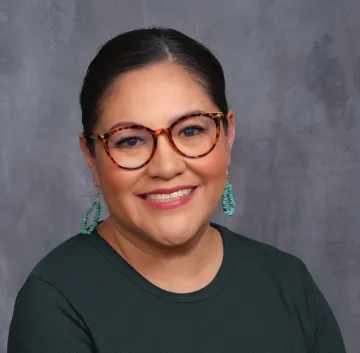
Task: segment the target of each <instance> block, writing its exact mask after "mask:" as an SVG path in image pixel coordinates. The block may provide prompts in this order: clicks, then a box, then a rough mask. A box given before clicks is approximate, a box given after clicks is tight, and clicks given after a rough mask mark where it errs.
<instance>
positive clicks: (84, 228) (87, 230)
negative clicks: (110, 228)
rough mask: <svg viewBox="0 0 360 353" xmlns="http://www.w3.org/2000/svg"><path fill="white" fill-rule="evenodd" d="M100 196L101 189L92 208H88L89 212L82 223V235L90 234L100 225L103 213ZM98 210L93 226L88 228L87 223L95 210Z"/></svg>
mask: <svg viewBox="0 0 360 353" xmlns="http://www.w3.org/2000/svg"><path fill="white" fill-rule="evenodd" d="M99 195H100V189H99V188H98V190H97V194H96V198H95V201H94V202H93V203H92V204H91V206H90V207H89V208H88V210H87V211H86V214H85V217H84V219H83V220H82V223H81V233H82V234H90V233H91V232H92V231H93V230H94V229H95V228H96V226H97V225H98V223H99V219H100V212H101V202H100V200H99ZM94 209H95V210H96V213H95V216H94V220H93V222H92V223H91V225H90V226H89V227H87V222H88V219H89V217H90V214H91V212H92V211H93V210H94Z"/></svg>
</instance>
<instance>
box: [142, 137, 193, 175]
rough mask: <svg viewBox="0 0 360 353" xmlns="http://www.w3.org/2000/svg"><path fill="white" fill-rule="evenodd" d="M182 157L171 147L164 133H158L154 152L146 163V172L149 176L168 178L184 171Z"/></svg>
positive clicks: (184, 164) (184, 165)
mask: <svg viewBox="0 0 360 353" xmlns="http://www.w3.org/2000/svg"><path fill="white" fill-rule="evenodd" d="M185 169H186V163H185V161H184V158H183V157H182V156H181V155H180V154H179V153H177V152H176V151H175V150H174V148H173V147H172V145H171V143H170V141H169V140H168V137H167V135H166V134H165V133H163V134H159V136H158V138H157V147H156V151H155V154H154V156H153V158H152V159H151V161H150V162H149V164H148V165H147V174H148V175H149V176H150V177H151V178H162V179H165V180H170V179H172V178H174V177H176V176H177V175H180V174H182V173H184V171H185Z"/></svg>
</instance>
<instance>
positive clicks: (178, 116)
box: [109, 109, 205, 131]
mask: <svg viewBox="0 0 360 353" xmlns="http://www.w3.org/2000/svg"><path fill="white" fill-rule="evenodd" d="M199 113H205V112H204V111H203V110H199V109H198V110H190V111H187V112H185V113H182V114H180V115H177V116H175V117H174V118H172V119H170V121H169V125H168V126H170V125H171V124H173V123H174V122H175V121H176V120H178V119H180V118H182V117H183V116H185V115H189V114H199ZM131 125H142V124H140V123H139V122H136V121H119V122H117V123H116V124H114V125H113V126H111V128H110V129H109V131H111V130H113V129H116V128H118V127H123V126H131Z"/></svg>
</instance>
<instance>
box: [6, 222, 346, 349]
mask: <svg viewBox="0 0 360 353" xmlns="http://www.w3.org/2000/svg"><path fill="white" fill-rule="evenodd" d="M213 226H214V227H216V228H217V229H219V231H220V232H221V234H222V238H223V243H224V260H223V263H222V266H221V268H220V270H219V272H218V274H217V276H216V277H215V279H214V280H213V281H212V282H211V283H210V284H209V285H208V286H207V287H205V288H203V289H201V290H199V291H196V292H193V293H190V294H178V293H171V292H167V291H164V290H162V289H160V288H158V287H156V286H154V285H152V284H151V283H150V282H149V281H147V280H146V279H145V278H144V277H142V276H141V275H140V274H139V273H137V272H136V271H135V270H134V269H133V268H132V267H131V266H130V265H129V264H128V263H127V262H126V261H125V260H123V259H122V257H121V256H119V255H118V254H117V253H116V252H115V251H114V250H113V248H112V247H111V246H110V245H109V244H108V243H107V242H106V241H105V240H104V239H103V238H101V237H100V235H99V234H98V233H97V232H96V231H94V232H93V233H92V234H91V235H81V234H79V235H76V236H74V237H72V238H70V239H69V240H67V241H66V242H64V243H63V244H62V245H60V246H59V247H57V248H56V249H55V250H53V251H52V252H51V253H50V254H49V255H47V256H46V257H45V258H44V259H43V260H42V261H41V262H40V263H39V264H38V265H37V267H36V268H35V269H34V270H33V271H32V273H31V274H30V276H29V278H28V280H27V281H26V283H25V284H24V286H23V287H22V289H21V291H20V292H19V295H18V297H17V300H16V305H15V309H14V315H13V319H12V322H11V326H10V334H9V342H8V353H45V352H46V353H65V352H66V353H72V352H76V353H90V352H98V353H120V352H126V353H144V352H154V353H155V352H156V353H170V352H171V353H174V352H179V353H180V352H181V353H188V352H191V353H201V352H204V353H211V352H213V353H220V352H226V353H231V352H236V353H343V352H345V348H344V345H343V340H342V338H341V334H340V331H339V328H338V325H337V323H336V321H335V318H334V316H333V314H332V312H331V310H330V308H329V306H328V304H327V303H326V301H325V299H324V297H323V296H322V294H321V293H320V291H319V289H318V288H317V287H316V285H315V284H314V282H313V280H312V278H311V276H310V274H309V272H308V271H307V269H306V267H305V265H304V264H303V263H302V262H301V261H300V260H299V259H297V258H296V257H294V256H291V255H289V254H286V253H284V252H282V251H280V250H277V249H275V248H274V247H272V246H269V245H265V244H262V243H259V242H256V241H253V240H250V239H248V238H245V237H243V236H240V235H238V234H235V233H233V232H231V231H230V230H228V229H226V228H223V227H220V226H218V225H214V224H213Z"/></svg>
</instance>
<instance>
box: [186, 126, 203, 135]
mask: <svg viewBox="0 0 360 353" xmlns="http://www.w3.org/2000/svg"><path fill="white" fill-rule="evenodd" d="M204 131H205V129H204V128H202V127H200V126H188V127H185V128H183V129H182V130H181V131H180V135H183V136H184V137H192V136H195V135H198V134H200V133H202V132H204Z"/></svg>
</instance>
